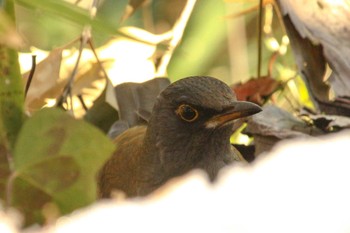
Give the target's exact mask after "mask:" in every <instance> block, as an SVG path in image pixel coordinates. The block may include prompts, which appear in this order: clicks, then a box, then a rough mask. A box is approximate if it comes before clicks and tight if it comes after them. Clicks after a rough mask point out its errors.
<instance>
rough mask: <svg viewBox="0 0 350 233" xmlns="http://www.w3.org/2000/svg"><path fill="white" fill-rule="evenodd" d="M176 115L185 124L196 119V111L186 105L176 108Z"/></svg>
mask: <svg viewBox="0 0 350 233" xmlns="http://www.w3.org/2000/svg"><path fill="white" fill-rule="evenodd" d="M176 113H177V115H179V116H180V117H181V119H182V120H184V121H187V122H193V121H195V120H196V119H197V118H198V111H197V110H196V109H194V108H193V107H191V106H190V105H187V104H181V105H180V106H179V107H178V108H177V110H176Z"/></svg>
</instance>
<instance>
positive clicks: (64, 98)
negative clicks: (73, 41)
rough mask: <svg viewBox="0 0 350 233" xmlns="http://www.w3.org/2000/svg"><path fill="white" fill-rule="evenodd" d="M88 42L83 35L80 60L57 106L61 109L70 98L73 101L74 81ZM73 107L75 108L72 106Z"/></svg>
mask: <svg viewBox="0 0 350 233" xmlns="http://www.w3.org/2000/svg"><path fill="white" fill-rule="evenodd" d="M87 40H88V38H87V36H84V33H83V35H82V36H81V42H80V46H79V53H78V58H77V60H76V62H75V65H74V68H73V71H72V73H71V75H70V77H69V80H68V83H67V85H66V86H65V87H64V90H63V92H62V95H61V96H60V98H59V100H58V101H57V104H56V106H59V107H61V106H63V103H67V97H68V96H69V97H70V98H71V99H72V87H73V83H74V80H75V76H76V75H77V73H78V67H79V63H80V59H81V55H82V53H83V49H84V47H85V45H86V43H87ZM71 107H72V108H73V106H71ZM72 110H73V109H72Z"/></svg>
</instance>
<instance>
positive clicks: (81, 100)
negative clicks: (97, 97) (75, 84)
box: [77, 94, 89, 112]
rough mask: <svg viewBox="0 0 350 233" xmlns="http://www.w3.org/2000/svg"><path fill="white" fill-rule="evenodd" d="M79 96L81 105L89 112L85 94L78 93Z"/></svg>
mask: <svg viewBox="0 0 350 233" xmlns="http://www.w3.org/2000/svg"><path fill="white" fill-rule="evenodd" d="M77 97H78V99H79V101H80V103H81V106H82V107H83V109H84V110H85V112H87V111H88V110H89V109H88V107H87V106H86V104H85V101H84V98H83V95H81V94H80V95H77Z"/></svg>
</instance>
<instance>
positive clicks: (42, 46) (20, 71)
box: [0, 0, 313, 224]
mask: <svg viewBox="0 0 350 233" xmlns="http://www.w3.org/2000/svg"><path fill="white" fill-rule="evenodd" d="M0 4H1V6H2V10H1V11H0V58H1V61H0V74H1V76H2V78H1V81H0V95H1V101H0V102H1V103H0V108H1V121H0V139H1V140H0V168H1V170H0V171H1V172H0V197H1V200H2V203H3V205H4V206H7V207H9V206H13V207H16V208H17V209H19V210H20V211H21V213H22V214H24V215H25V221H26V224H32V223H36V222H39V223H44V222H49V221H50V220H52V219H55V218H57V217H58V216H61V215H64V214H67V213H70V212H72V211H73V210H75V209H77V208H80V207H83V206H86V205H88V204H90V203H92V202H94V201H95V200H96V192H97V190H96V184H95V177H96V174H97V172H98V170H99V168H100V167H101V166H102V164H103V163H104V162H105V161H106V159H107V158H108V156H110V154H111V153H112V151H113V145H112V143H111V141H110V140H109V139H108V138H107V137H106V136H105V133H106V132H107V130H108V129H109V127H110V125H111V124H112V123H113V122H114V121H115V120H116V119H117V118H118V116H117V110H118V109H117V107H116V104H115V97H114V94H113V86H115V85H117V84H119V83H122V82H125V81H129V82H131V81H132V82H142V81H145V80H148V79H152V78H155V77H163V76H167V77H169V78H170V80H171V81H175V80H177V79H180V78H183V77H185V76H190V75H211V76H214V77H217V78H219V79H222V80H223V81H225V82H226V83H228V84H232V85H233V84H240V83H243V82H246V81H248V80H249V79H250V78H255V79H256V78H261V77H257V76H258V61H259V62H261V75H260V76H262V77H265V78H266V80H267V81H262V83H261V85H260V84H259V85H260V86H262V85H263V86H264V87H265V90H264V93H265V94H264V93H260V92H259V96H256V98H257V101H262V103H265V102H269V103H274V104H276V105H278V106H280V107H282V108H284V109H286V110H289V111H291V112H293V111H294V110H295V109H298V108H300V107H301V106H308V107H309V108H313V104H312V102H311V101H310V99H309V95H308V92H307V89H306V87H305V85H304V82H303V81H302V79H301V78H300V77H299V76H298V73H297V68H296V65H295V62H294V60H293V59H294V58H293V55H292V53H291V51H290V48H289V40H288V37H287V36H286V33H285V31H284V28H283V27H282V22H281V19H280V18H279V17H278V14H277V13H276V10H275V8H274V7H273V6H274V5H273V2H272V1H264V6H265V11H264V17H263V21H262V25H263V27H262V28H263V36H262V37H261V38H258V23H259V20H258V13H259V11H258V2H257V1H248V0H246V1H238V0H227V1H218V0H202V1H197V2H196V1H195V0H188V1H185V0H172V1H168V0H153V1H151V0H129V1H128V0H119V1H115V0H101V1H92V0H81V1H79V0H77V1H73V0H69V1H68V0H67V1H63V0H45V1H41V0H8V1H4V0H3V1H0ZM259 44H260V45H261V47H259ZM259 49H261V51H262V57H261V59H260V60H259V58H258V53H257V51H258V50H259ZM32 55H35V56H36V61H34V62H33V58H32ZM18 56H19V63H18V62H17V60H18ZM34 65H35V72H34V74H31V72H33V71H34ZM25 84H30V85H28V86H27V87H28V89H27V90H26V91H24V90H25V89H26V88H25V86H26V85H25ZM259 85H258V86H259ZM255 86H256V85H255ZM254 91H256V89H254ZM260 94H261V95H260ZM24 96H25V98H24ZM265 97H266V98H265ZM267 97H268V98H267ZM264 98H265V99H264ZM261 99H263V100H261Z"/></svg>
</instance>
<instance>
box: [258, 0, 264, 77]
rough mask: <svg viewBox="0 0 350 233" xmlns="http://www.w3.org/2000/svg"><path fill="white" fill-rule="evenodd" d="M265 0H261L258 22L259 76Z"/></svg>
mask: <svg viewBox="0 0 350 233" xmlns="http://www.w3.org/2000/svg"><path fill="white" fill-rule="evenodd" d="M263 4H264V1H263V0H259V20H258V21H259V22H258V25H259V26H258V68H257V78H260V76H261V60H262V18H263Z"/></svg>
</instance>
